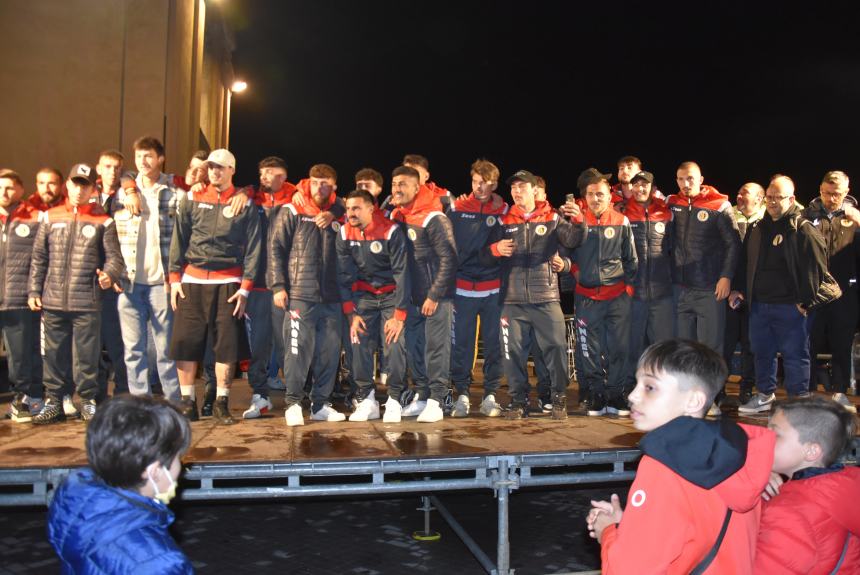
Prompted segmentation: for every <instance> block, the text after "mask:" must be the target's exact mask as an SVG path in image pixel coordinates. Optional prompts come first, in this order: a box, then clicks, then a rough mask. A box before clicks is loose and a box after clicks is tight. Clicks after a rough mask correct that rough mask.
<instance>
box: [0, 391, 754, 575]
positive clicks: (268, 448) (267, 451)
mask: <svg viewBox="0 0 860 575" xmlns="http://www.w3.org/2000/svg"><path fill="white" fill-rule="evenodd" d="M236 388H237V389H236V391H237V393H235V395H234V396H232V397H231V401H232V403H233V406H234V408H236V409H237V410H238V409H239V406H242V405H245V401H247V399H246V398H243V395H245V393H244V392H240V390H241V389H243V388H247V385H241V384H240V385H237V386H236ZM571 395H572V396H573V395H575V393H572V394H571ZM479 397H480V396H478V399H477V402H478V403H479V402H480V399H479ZM571 400H573V397H571ZM571 404H572V405H575V403H573V401H571ZM473 405H477V403H475V402H474V401H473ZM274 413H275V414H276V415H275V414H273V415H270V416H268V417H263V418H261V419H257V420H251V421H240V423H239V424H237V425H235V426H232V427H222V426H217V425H215V424H214V421H212V420H211V419H209V420H201V421H199V422H195V423H193V424H192V428H193V443H192V446H191V448H190V449H189V451H188V453H187V454H186V456H185V458H184V460H183V461H184V464H185V466H186V471H185V474H184V475H183V479H182V489H181V491H180V497H181V498H182V499H184V500H203V501H213V500H238V499H277V498H293V497H327V496H328V497H333V496H364V495H385V494H403V493H416V494H420V495H422V496H423V498H422V500H423V502H424V506H423V511H424V512H425V531H429V527H428V525H429V512H430V511H431V510H434V509H435V510H437V511H438V512H439V513H440V515H441V516H442V517H443V518H444V519H445V520H446V521H447V522H448V523H449V524H450V525H451V527H452V528H453V530H454V531H455V532H456V533H457V534H458V536H459V537H460V538H461V539H462V540H463V542H464V543H465V544H466V545H467V546H468V547H469V549H470V550H471V551H472V553H473V554H474V555H475V557H476V559H477V560H478V561H479V562H480V563H481V565H482V566H483V567H484V569H485V570H486V571H487V572H488V573H499V574H508V573H511V571H510V543H509V537H508V527H509V525H508V505H509V497H510V494H511V492H512V491H515V490H517V489H521V488H527V487H545V486H563V485H575V484H599V483H607V482H619V481H629V480H631V479H632V478H633V476H634V474H635V465H636V461H637V460H638V458H639V455H640V453H639V451H638V450H637V449H636V445H637V444H638V441H639V439H640V438H641V436H642V434H641V433H640V432H638V431H636V430H635V429H634V428H633V426H632V423H631V422H630V420H629V419H618V418H613V417H597V418H589V417H586V416H585V415H584V414H578V413H576V412H572V415H571V417H570V418H569V419H568V420H567V421H553V420H551V419H550V418H549V417H548V416H541V415H539V416H537V417H532V418H529V419H526V420H522V421H506V420H503V419H496V418H494V419H490V418H486V417H482V416H480V415H473V416H472V417H469V418H466V419H450V418H446V419H445V420H443V421H441V422H438V423H431V424H422V423H417V422H416V421H415V420H414V419H409V420H404V422H402V423H398V424H386V423H382V421H381V420H376V421H372V422H366V423H350V422H341V423H323V422H308V423H307V424H306V425H304V426H302V427H293V428H287V427H286V426H285V424H284V421H283V418H282V417H281V414H282V413H283V411H282V410H281V409H277V408H276V409H275V412H274ZM235 415H238V414H235ZM727 415H728V414H727ZM734 415H736V413H735V414H734ZM744 421H745V422H750V423H756V424H761V425H764V424H766V421H767V418H766V415H762V416H759V417H753V418H744ZM84 435H85V426H84V425H83V424H81V423H79V422H76V421H75V422H67V423H63V424H57V425H51V426H46V427H35V426H33V425H30V424H15V423H12V422H11V421H9V420H3V421H0V505H2V506H12V505H46V504H47V502H48V501H49V499H50V496H51V493H52V490H53V489H54V487H55V486H56V485H58V484H59V482H60V481H61V480H62V478H63V477H64V476H65V475H66V474H67V473H69V471H70V470H71V469H73V468H75V467H79V466H83V465H85V464H86V453H85V450H84ZM465 490H492V491H493V493H494V495H495V497H496V499H497V508H498V516H497V518H496V519H495V523H496V525H497V534H498V537H497V549H496V557H495V560H492V559H491V558H490V557H489V556H488V554H487V553H486V552H485V551H484V550H482V549H480V548H479V546H478V545H477V544H476V543H475V541H474V540H473V539H472V538H471V537H470V536H469V535H468V533H466V532H465V530H463V529H462V527H460V525H459V524H458V523H457V521H456V519H455V518H454V517H453V516H452V515H451V514H450V512H448V510H447V509H446V508H445V507H444V505H443V504H442V502H440V501H439V499H438V498H437V497H436V496H435V495H433V494H438V493H441V492H446V491H465ZM488 521H490V519H489V518H488Z"/></svg>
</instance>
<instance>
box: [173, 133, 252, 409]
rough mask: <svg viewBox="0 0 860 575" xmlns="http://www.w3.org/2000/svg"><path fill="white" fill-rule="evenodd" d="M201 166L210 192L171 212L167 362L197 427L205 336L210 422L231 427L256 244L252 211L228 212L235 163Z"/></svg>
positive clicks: (216, 160) (222, 155)
mask: <svg viewBox="0 0 860 575" xmlns="http://www.w3.org/2000/svg"><path fill="white" fill-rule="evenodd" d="M207 162H208V173H209V185H208V186H207V187H206V188H204V189H203V191H202V192H199V191H191V192H188V194H187V195H185V196H183V197H182V199H181V200H180V202H179V207H178V209H177V211H176V223H175V224H174V226H173V240H172V241H171V244H170V257H169V263H168V271H169V278H170V304H171V307H172V308H173V310H174V311H175V312H176V315H175V316H174V323H173V335H172V337H171V341H170V352H169V354H168V355H169V357H170V358H171V359H174V360H176V369H177V372H178V375H179V389H180V393H181V394H182V410H183V413H184V414H185V415H186V416H188V417H189V418H190V419H192V420H193V419H196V418H197V417H198V413H197V401H196V394H195V391H194V379H195V377H196V374H197V364H198V362H200V361H202V360H203V355H204V351H205V349H206V340H207V334H209V333H210V332H211V335H212V350H213V352H214V356H215V378H216V385H217V390H216V400H215V405H214V407H213V412H212V415H213V417H214V418H215V420H216V421H217V422H218V423H219V424H222V425H231V424H233V423H235V420H234V419H233V418H232V416H231V415H230V410H229V407H228V396H229V394H230V386H231V384H232V381H233V366H234V364H235V363H236V362H238V361H241V360H243V359H248V357H249V355H250V351H249V349H248V338H247V335H246V334H245V326H244V321H243V317H244V315H245V305H246V302H247V299H248V294H249V293H250V291H251V288H253V287H254V278H255V276H256V275H257V266H258V265H259V260H260V251H261V248H260V243H261V241H262V240H261V238H260V219H259V215H258V213H257V210H253V209H245V210H243V211H242V213H240V214H237V213H236V211H235V210H234V208H233V206H232V205H231V201H232V199H233V197H234V196H235V195H237V193H238V192H237V190H236V188H235V187H234V186H233V174H234V173H235V171H236V158H235V156H233V154H232V153H230V152H229V151H228V150H225V149H218V150H214V151H213V152H212V153H211V154H209V157H208V159H207ZM246 204H250V200H248V201H247V202H246Z"/></svg>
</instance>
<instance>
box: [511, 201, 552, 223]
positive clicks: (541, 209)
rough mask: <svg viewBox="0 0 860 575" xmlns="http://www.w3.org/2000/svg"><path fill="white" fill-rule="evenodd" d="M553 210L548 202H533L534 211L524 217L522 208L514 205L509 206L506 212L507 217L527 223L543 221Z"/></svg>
mask: <svg viewBox="0 0 860 575" xmlns="http://www.w3.org/2000/svg"><path fill="white" fill-rule="evenodd" d="M553 211H554V210H553V208H552V206H551V205H550V204H549V202H535V209H534V211H532V213H530V214H529V215H528V217H526V214H525V212H523V210H522V208H520V207H519V206H517V205H516V204H514V205H513V206H511V209H510V211H508V216H510V217H512V218H515V219H517V220H519V221H522V222H528V221H531V220H538V219H539V220H545V219H547V218H546V215H547V214H549V213H552V212H553Z"/></svg>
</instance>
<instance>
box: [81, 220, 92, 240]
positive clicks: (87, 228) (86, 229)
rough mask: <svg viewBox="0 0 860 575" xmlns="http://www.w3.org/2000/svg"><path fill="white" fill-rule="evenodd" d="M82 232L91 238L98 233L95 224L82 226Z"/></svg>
mask: <svg viewBox="0 0 860 575" xmlns="http://www.w3.org/2000/svg"><path fill="white" fill-rule="evenodd" d="M81 233H82V234H83V236H84V237H85V238H87V239H90V238H92V237H93V236H94V235H96V229H95V228H94V227H93V226H91V225H89V224H87V225H85V226H84V227H83V228H81Z"/></svg>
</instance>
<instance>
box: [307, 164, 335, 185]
mask: <svg viewBox="0 0 860 575" xmlns="http://www.w3.org/2000/svg"><path fill="white" fill-rule="evenodd" d="M308 175H309V176H310V177H311V178H331V179H332V180H334V181H335V182H336V181H337V172H336V171H335V169H334V168H332V167H331V166H329V165H328V164H314V165H313V166H311V169H310V171H309V172H308Z"/></svg>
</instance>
